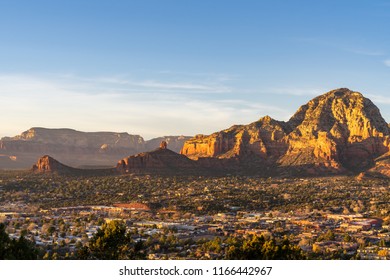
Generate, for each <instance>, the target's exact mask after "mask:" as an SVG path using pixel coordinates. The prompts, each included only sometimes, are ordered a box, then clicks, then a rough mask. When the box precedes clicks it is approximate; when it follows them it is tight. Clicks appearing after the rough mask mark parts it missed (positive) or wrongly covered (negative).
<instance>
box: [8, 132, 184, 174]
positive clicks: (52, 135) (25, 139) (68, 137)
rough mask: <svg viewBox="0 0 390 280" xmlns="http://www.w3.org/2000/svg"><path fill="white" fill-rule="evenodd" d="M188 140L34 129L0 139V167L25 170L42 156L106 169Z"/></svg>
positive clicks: (181, 144) (177, 145)
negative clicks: (127, 158) (164, 145)
mask: <svg viewBox="0 0 390 280" xmlns="http://www.w3.org/2000/svg"><path fill="white" fill-rule="evenodd" d="M188 139H190V137H188V136H167V137H160V138H155V139H151V140H148V141H145V140H144V139H143V138H142V137H141V136H139V135H131V134H128V133H117V132H82V131H77V130H73V129H65V128H64V129H49V128H42V127H34V128H31V129H29V130H27V131H25V132H23V133H21V134H20V135H17V136H14V137H4V138H2V139H1V140H0V168H6V169H7V168H28V167H30V166H31V165H32V164H33V163H34V162H35V161H36V159H37V158H38V157H40V156H41V155H43V154H49V155H51V156H52V157H54V158H56V159H58V160H59V161H61V162H63V163H65V164H67V165H70V166H76V167H85V168H99V167H110V166H113V165H114V164H115V162H117V161H118V159H119V158H123V157H125V156H127V155H131V154H136V153H140V152H144V151H148V150H151V147H157V146H158V143H159V142H161V141H162V140H164V141H167V142H168V143H169V144H170V149H172V150H173V151H175V152H180V150H181V148H182V147H183V143H184V141H185V140H188Z"/></svg>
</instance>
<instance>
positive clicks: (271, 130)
mask: <svg viewBox="0 0 390 280" xmlns="http://www.w3.org/2000/svg"><path fill="white" fill-rule="evenodd" d="M388 150H389V126H388V124H387V123H386V122H385V120H384V119H383V118H382V116H381V114H380V112H379V109H378V108H377V107H376V106H375V105H374V104H373V103H372V102H371V101H370V100H369V99H367V98H365V97H363V95H362V94H360V93H358V92H353V91H351V90H349V89H345V88H342V89H337V90H333V91H330V92H328V93H325V94H323V95H321V96H318V97H316V98H314V99H312V100H311V101H309V102H308V103H307V104H305V105H303V106H302V107H300V108H299V109H298V111H297V112H296V113H295V114H294V115H293V116H292V117H291V119H290V120H289V121H288V122H281V121H276V120H273V119H271V118H270V117H268V116H267V117H264V118H261V119H260V120H258V121H257V122H254V123H251V124H249V125H238V126H233V127H231V128H229V129H226V130H223V131H220V132H216V133H213V134H211V135H208V136H205V135H197V136H196V137H194V138H193V139H191V140H188V141H186V142H185V144H184V146H183V149H182V151H181V153H182V154H183V155H186V156H188V157H189V158H191V159H200V158H220V159H223V158H234V157H238V158H241V159H242V160H241V162H243V161H245V158H248V161H249V160H250V159H249V158H252V159H253V158H257V159H261V160H263V161H264V162H266V163H268V164H275V165H277V166H281V167H302V168H306V169H307V170H308V172H309V173H310V172H314V173H315V172H316V170H320V171H323V170H326V171H331V172H335V173H338V172H344V171H345V170H363V169H366V168H368V167H370V166H372V165H374V159H375V158H376V157H378V156H380V155H382V154H384V153H386V152H387V151H388Z"/></svg>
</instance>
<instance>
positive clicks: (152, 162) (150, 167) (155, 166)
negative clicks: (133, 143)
mask: <svg viewBox="0 0 390 280" xmlns="http://www.w3.org/2000/svg"><path fill="white" fill-rule="evenodd" d="M116 169H117V171H119V172H120V173H191V172H197V171H198V165H197V163H196V162H194V161H192V160H190V159H189V158H187V157H185V156H183V155H180V154H178V153H175V152H173V151H171V150H169V149H167V148H158V149H156V150H154V151H151V152H144V153H140V154H137V155H133V156H130V157H126V158H124V159H122V160H120V161H119V162H118V164H117V167H116Z"/></svg>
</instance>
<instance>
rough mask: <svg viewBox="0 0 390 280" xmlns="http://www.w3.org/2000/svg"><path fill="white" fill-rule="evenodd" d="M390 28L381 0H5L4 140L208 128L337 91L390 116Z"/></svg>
mask: <svg viewBox="0 0 390 280" xmlns="http://www.w3.org/2000/svg"><path fill="white" fill-rule="evenodd" d="M389 26H390V1H384V0H378V1H369V0H367V1H364V0H361V1H343V0H339V1H333V0H331V1H287V0H285V1H278V0H273V1H271V0H268V1H265V0H257V1H256V0H240V1H228V0H224V1H222V0H210V1H199V0H197V1H194V0H165V1H163V0H138V1H135V0H134V1H131V0H127V1H124V0H115V1H112V0H111V1H108V0H107V1H102V0H94V1H92V0H91V1H80V0H78V1H73V0H66V1H65V0H63V1H60V0H50V1H49V0H47V1H43V0H35V1H27V0H25V1H21V0H0V104H1V107H2V108H1V110H0V118H1V120H2V125H1V127H0V136H14V135H16V134H19V133H20V132H22V131H24V130H27V129H28V128H30V127H34V126H41V127H51V128H59V127H69V128H74V129H77V130H83V131H118V132H129V133H131V134H140V135H142V136H144V137H145V138H146V139H149V138H152V137H156V136H162V135H178V134H184V135H195V134H198V133H203V134H209V133H212V132H215V131H218V130H221V129H224V128H228V127H230V126H231V125H233V124H246V123H250V122H253V121H255V120H257V119H259V118H260V117H262V116H264V115H270V116H271V117H273V118H275V119H278V120H288V119H289V117H291V115H292V114H293V113H294V112H295V111H296V110H297V109H298V107H299V106H300V105H302V104H304V103H306V102H307V101H309V100H310V99H312V98H313V97H314V96H316V95H319V94H322V93H325V92H327V91H329V90H332V89H335V88H339V87H348V88H350V89H352V90H355V91H359V92H361V93H363V94H364V95H365V96H366V97H368V98H370V99H371V100H372V101H373V102H374V103H375V104H376V105H377V106H378V107H379V108H380V110H381V112H382V115H383V116H384V118H385V119H386V120H387V121H388V122H390V33H389V32H388V27H389Z"/></svg>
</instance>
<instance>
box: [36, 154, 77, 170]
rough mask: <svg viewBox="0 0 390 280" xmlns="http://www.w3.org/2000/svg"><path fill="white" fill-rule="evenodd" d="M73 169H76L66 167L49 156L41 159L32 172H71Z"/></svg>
mask: <svg viewBox="0 0 390 280" xmlns="http://www.w3.org/2000/svg"><path fill="white" fill-rule="evenodd" d="M73 169H74V168H72V167H69V166H66V165H64V164H62V163H60V162H59V161H57V160H55V159H54V158H52V157H50V156H48V155H45V156H43V157H41V158H39V159H38V161H37V163H36V164H34V165H33V167H32V171H34V172H39V173H47V172H49V173H51V172H59V173H62V172H71V171H72V170H73Z"/></svg>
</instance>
